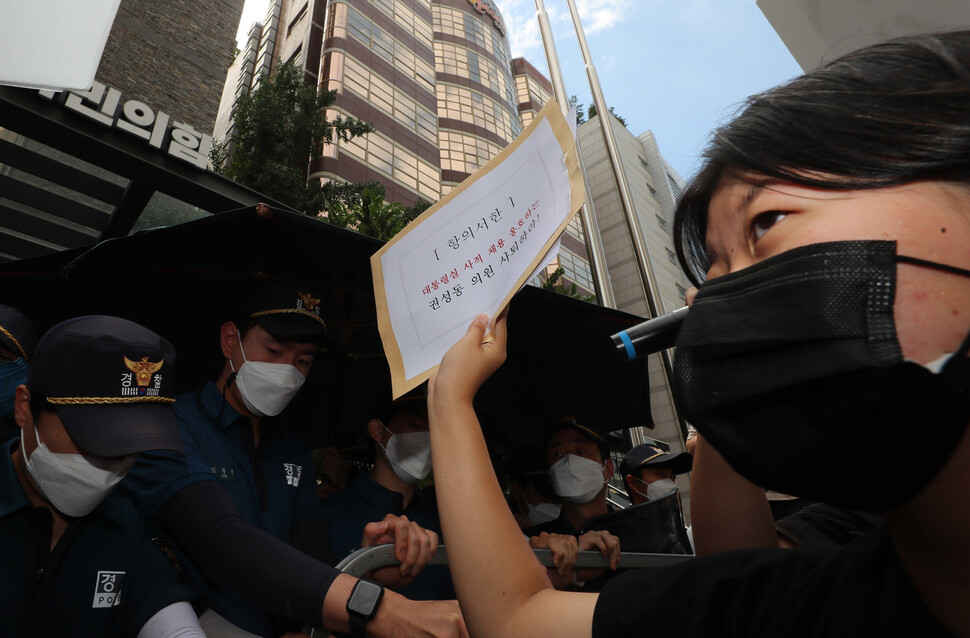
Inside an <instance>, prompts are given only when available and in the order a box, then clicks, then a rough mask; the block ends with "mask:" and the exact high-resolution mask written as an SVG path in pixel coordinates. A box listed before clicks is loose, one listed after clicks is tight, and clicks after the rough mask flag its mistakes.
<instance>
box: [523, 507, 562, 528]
mask: <svg viewBox="0 0 970 638" xmlns="http://www.w3.org/2000/svg"><path fill="white" fill-rule="evenodd" d="M561 510H562V505H557V504H555V503H539V504H538V505H533V504H532V503H529V514H528V516H527V518H528V519H529V525H542V524H543V523H548V522H549V521H554V520H556V519H557V518H559V512H560V511H561Z"/></svg>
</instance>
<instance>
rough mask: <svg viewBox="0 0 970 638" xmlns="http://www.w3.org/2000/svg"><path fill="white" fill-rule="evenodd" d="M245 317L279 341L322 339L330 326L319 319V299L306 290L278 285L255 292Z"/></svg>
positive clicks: (302, 287) (246, 305)
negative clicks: (280, 338)
mask: <svg viewBox="0 0 970 638" xmlns="http://www.w3.org/2000/svg"><path fill="white" fill-rule="evenodd" d="M243 313H244V314H245V315H246V316H247V317H249V318H250V319H252V320H253V321H255V322H256V323H257V324H259V325H260V326H262V327H263V328H264V329H265V330H266V331H267V332H269V333H270V334H272V335H273V336H276V337H282V338H289V339H297V338H299V337H303V338H311V339H322V338H324V337H326V335H327V324H326V323H325V322H324V320H323V318H322V317H321V316H320V295H319V294H317V293H316V292H315V291H313V290H312V289H311V288H309V287H307V286H302V285H300V284H293V283H276V284H270V285H267V286H264V287H261V288H258V289H256V290H255V291H254V292H253V293H252V294H251V295H250V296H249V298H247V299H246V301H245V302H244V303H243Z"/></svg>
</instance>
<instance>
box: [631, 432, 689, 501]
mask: <svg viewBox="0 0 970 638" xmlns="http://www.w3.org/2000/svg"><path fill="white" fill-rule="evenodd" d="M693 465H694V459H693V457H692V456H691V455H690V454H688V453H686V452H677V453H674V454H671V453H670V452H667V451H665V450H663V449H662V448H659V447H657V446H655V445H650V444H649V443H641V444H640V445H637V446H635V447H634V448H633V449H631V450H630V451H629V452H627V453H626V456H624V457H623V461H622V462H621V463H620V476H622V477H623V483H624V484H625V485H626V488H627V493H628V494H629V495H630V500H631V501H633V504H634V505H640V504H641V503H646V502H647V501H652V500H655V499H657V498H659V497H661V496H663V495H664V494H667V493H669V492H672V491H674V490H676V489H677V483H675V482H674V477H676V476H677V475H678V474H683V473H684V472H690V470H691V467H693Z"/></svg>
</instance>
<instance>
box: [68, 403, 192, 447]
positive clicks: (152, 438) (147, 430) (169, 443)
mask: <svg viewBox="0 0 970 638" xmlns="http://www.w3.org/2000/svg"><path fill="white" fill-rule="evenodd" d="M57 414H58V416H60V417H61V421H62V422H63V423H64V427H65V428H66V429H67V433H68V434H70V435H71V438H72V439H73V440H74V443H75V444H77V446H78V447H80V448H81V449H82V450H83V451H84V452H86V453H88V454H93V455H95V456H103V457H116V456H127V455H129V454H137V453H139V452H147V451H149V450H172V451H174V452H178V453H179V454H183V455H184V454H185V452H184V450H183V448H182V437H181V435H180V434H179V428H178V423H177V422H176V420H175V411H174V410H173V409H172V405H171V404H170V403H139V404H111V405H58V406H57Z"/></svg>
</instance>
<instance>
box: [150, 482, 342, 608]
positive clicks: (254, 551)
mask: <svg viewBox="0 0 970 638" xmlns="http://www.w3.org/2000/svg"><path fill="white" fill-rule="evenodd" d="M157 518H158V521H159V522H160V523H161V524H162V525H163V526H164V527H165V529H166V530H167V531H168V532H169V534H171V535H172V537H173V538H174V539H175V540H176V542H178V544H179V545H180V546H181V547H182V548H183V549H184V550H185V552H186V553H187V554H188V556H189V558H191V559H192V561H193V562H194V563H195V564H196V565H197V566H198V567H199V569H200V570H201V571H202V573H203V574H204V575H205V576H206V578H210V579H212V580H215V581H218V582H221V583H224V584H226V585H228V586H230V587H233V588H235V589H236V590H237V591H238V592H240V593H241V594H243V595H244V596H246V597H247V598H249V599H251V600H252V601H254V602H255V603H257V604H258V605H259V606H260V607H262V608H263V609H265V610H267V611H271V612H274V613H278V614H282V615H284V616H287V617H289V618H294V619H296V620H300V621H302V622H305V623H310V624H313V625H320V623H321V610H322V609H323V602H324V599H325V598H326V596H327V591H328V590H329V588H330V586H331V584H332V583H333V582H334V579H335V578H337V576H338V574H339V573H340V572H339V571H337V570H336V569H334V568H332V567H329V566H327V565H324V564H323V563H320V562H318V561H315V560H313V559H311V558H309V557H308V556H307V555H306V554H304V553H302V552H300V551H299V550H296V549H294V548H293V547H290V546H289V545H288V544H286V543H285V542H283V541H281V540H279V539H278V538H276V537H275V536H273V535H271V534H268V533H266V532H263V531H262V530H259V529H256V528H254V527H252V526H250V525H247V524H246V523H245V522H244V521H243V520H242V518H241V517H240V516H239V511H238V510H237V508H236V506H235V503H233V501H232V499H231V498H230V497H229V495H228V494H227V493H226V492H225V490H224V489H223V488H222V487H220V486H219V485H218V484H217V483H215V482H214V481H201V482H199V483H193V484H192V485H189V486H186V487H185V488H183V489H181V490H180V491H179V492H177V493H176V494H175V495H174V496H173V497H172V498H171V499H169V501H168V502H167V503H166V504H165V505H164V506H163V507H162V508H161V509H160V510H159V512H158V516H157ZM348 593H349V590H348ZM343 600H344V602H346V596H344V599H343ZM344 617H346V612H344Z"/></svg>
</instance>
